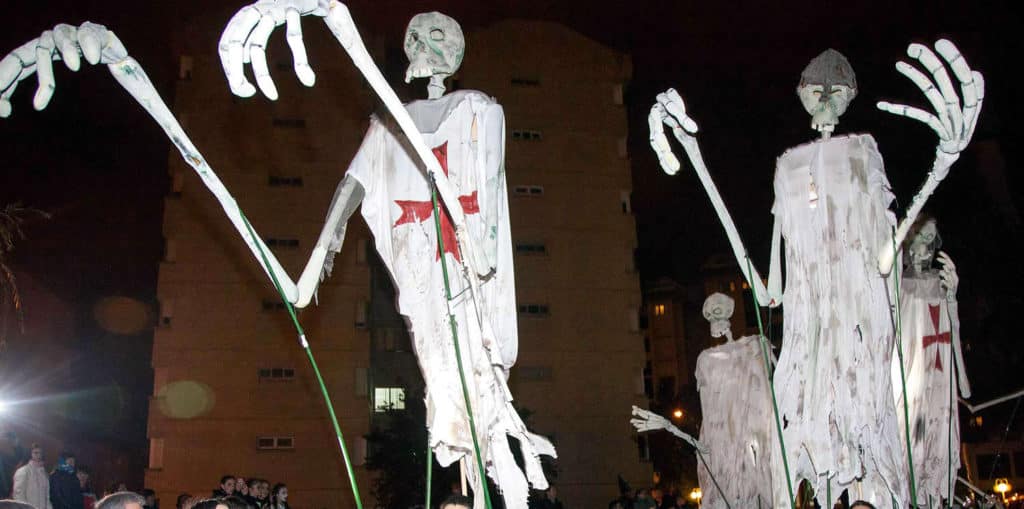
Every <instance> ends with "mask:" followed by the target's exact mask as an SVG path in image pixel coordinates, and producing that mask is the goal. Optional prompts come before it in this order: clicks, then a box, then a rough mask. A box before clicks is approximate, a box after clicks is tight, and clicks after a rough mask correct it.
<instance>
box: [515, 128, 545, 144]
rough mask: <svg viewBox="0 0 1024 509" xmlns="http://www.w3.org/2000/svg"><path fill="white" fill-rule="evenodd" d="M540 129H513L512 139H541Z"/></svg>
mask: <svg viewBox="0 0 1024 509" xmlns="http://www.w3.org/2000/svg"><path fill="white" fill-rule="evenodd" d="M540 138H541V133H540V131H537V130H533V129H513V130H512V139H513V140H522V141H540Z"/></svg>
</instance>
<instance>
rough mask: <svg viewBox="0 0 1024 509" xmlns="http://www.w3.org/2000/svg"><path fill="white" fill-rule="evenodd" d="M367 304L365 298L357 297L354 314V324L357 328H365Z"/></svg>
mask: <svg viewBox="0 0 1024 509" xmlns="http://www.w3.org/2000/svg"><path fill="white" fill-rule="evenodd" d="M368 306H369V304H368V303H367V302H366V301H365V300H362V299H359V300H358V301H356V316H355V323H354V325H355V327H356V328H357V329H365V328H366V309H367V307H368Z"/></svg>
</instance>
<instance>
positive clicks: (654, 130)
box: [647, 103, 680, 175]
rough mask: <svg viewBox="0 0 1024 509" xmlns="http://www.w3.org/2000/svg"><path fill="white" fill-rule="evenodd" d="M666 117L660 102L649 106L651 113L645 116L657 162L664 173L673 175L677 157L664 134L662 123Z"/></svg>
mask: <svg viewBox="0 0 1024 509" xmlns="http://www.w3.org/2000/svg"><path fill="white" fill-rule="evenodd" d="M668 118H669V116H668V114H667V113H666V112H665V107H664V106H662V105H661V103H655V104H654V106H652V107H651V113H650V114H649V115H648V116H647V125H648V127H649V128H650V132H651V137H650V142H651V149H653V150H654V153H655V155H657V156H658V163H659V164H660V165H661V168H662V169H663V170H665V173H668V174H669V175H675V174H676V172H678V171H679V166H680V165H679V159H677V158H676V156H675V154H673V153H672V146H671V145H669V143H668V138H667V137H666V136H665V127H664V125H663V124H662V122H663V121H664V120H665V119H668Z"/></svg>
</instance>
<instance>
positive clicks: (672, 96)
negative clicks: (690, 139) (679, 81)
mask: <svg viewBox="0 0 1024 509" xmlns="http://www.w3.org/2000/svg"><path fill="white" fill-rule="evenodd" d="M664 95H665V97H666V98H667V99H668V111H669V113H673V115H675V113H676V112H678V113H679V114H678V115H675V117H676V118H677V119H678V120H679V123H680V124H682V126H683V129H686V132H688V133H690V134H693V133H696V132H697V123H696V122H694V121H693V119H692V118H690V116H689V115H687V114H686V103H685V102H683V98H682V97H679V92H676V89H674V88H670V89H668V90H667V91H665V94H664Z"/></svg>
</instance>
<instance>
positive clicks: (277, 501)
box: [270, 482, 288, 507]
mask: <svg viewBox="0 0 1024 509" xmlns="http://www.w3.org/2000/svg"><path fill="white" fill-rule="evenodd" d="M270 501H271V503H273V504H274V505H277V506H280V507H288V486H287V485H286V484H285V483H283V482H279V483H277V484H275V485H274V489H272V490H270Z"/></svg>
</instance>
